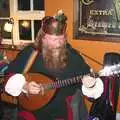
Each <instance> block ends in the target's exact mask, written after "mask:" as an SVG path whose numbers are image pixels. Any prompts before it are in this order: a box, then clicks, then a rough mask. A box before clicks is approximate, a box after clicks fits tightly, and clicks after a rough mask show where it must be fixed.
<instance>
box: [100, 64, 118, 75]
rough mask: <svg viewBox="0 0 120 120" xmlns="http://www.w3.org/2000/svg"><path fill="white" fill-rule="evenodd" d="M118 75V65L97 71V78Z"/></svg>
mask: <svg viewBox="0 0 120 120" xmlns="http://www.w3.org/2000/svg"><path fill="white" fill-rule="evenodd" d="M119 74H120V63H119V64H115V65H109V66H104V68H103V69H102V70H100V71H99V76H113V75H118V76H119Z"/></svg>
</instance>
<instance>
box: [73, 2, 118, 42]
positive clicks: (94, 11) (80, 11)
mask: <svg viewBox="0 0 120 120" xmlns="http://www.w3.org/2000/svg"><path fill="white" fill-rule="evenodd" d="M73 8H74V11H73V37H74V39H78V40H101V41H120V0H74V7H73Z"/></svg>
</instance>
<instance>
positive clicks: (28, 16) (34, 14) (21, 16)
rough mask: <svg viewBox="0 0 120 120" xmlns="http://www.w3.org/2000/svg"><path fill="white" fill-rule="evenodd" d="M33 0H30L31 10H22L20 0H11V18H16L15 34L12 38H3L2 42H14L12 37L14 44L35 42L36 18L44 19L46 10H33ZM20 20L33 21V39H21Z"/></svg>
mask: <svg viewBox="0 0 120 120" xmlns="http://www.w3.org/2000/svg"><path fill="white" fill-rule="evenodd" d="M32 2H33V0H30V3H31V4H30V8H31V10H27V11H22V10H18V6H17V5H18V0H10V18H13V19H14V25H13V36H12V38H11V39H4V38H3V41H2V44H12V42H11V41H12V39H13V41H14V45H22V44H28V43H32V42H34V20H42V18H43V17H44V16H45V10H33V4H32ZM5 19H9V18H5ZM19 20H30V21H31V31H32V32H31V34H32V40H21V39H20V38H19Z"/></svg>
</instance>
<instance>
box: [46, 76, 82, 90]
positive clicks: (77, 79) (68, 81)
mask: <svg viewBox="0 0 120 120" xmlns="http://www.w3.org/2000/svg"><path fill="white" fill-rule="evenodd" d="M82 77H83V76H77V77H73V78H70V79H65V80H57V81H56V82H53V83H48V84H44V89H56V88H62V87H67V86H70V85H74V84H77V83H81V79H82Z"/></svg>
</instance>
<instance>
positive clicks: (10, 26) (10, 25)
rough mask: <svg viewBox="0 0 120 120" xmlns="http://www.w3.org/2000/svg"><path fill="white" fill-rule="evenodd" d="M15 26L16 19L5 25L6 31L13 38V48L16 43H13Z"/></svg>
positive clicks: (11, 19)
mask: <svg viewBox="0 0 120 120" xmlns="http://www.w3.org/2000/svg"><path fill="white" fill-rule="evenodd" d="M13 25H14V19H13V18H10V19H9V21H8V22H6V23H5V25H4V31H6V32H10V33H11V37H12V48H15V46H14V41H13Z"/></svg>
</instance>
